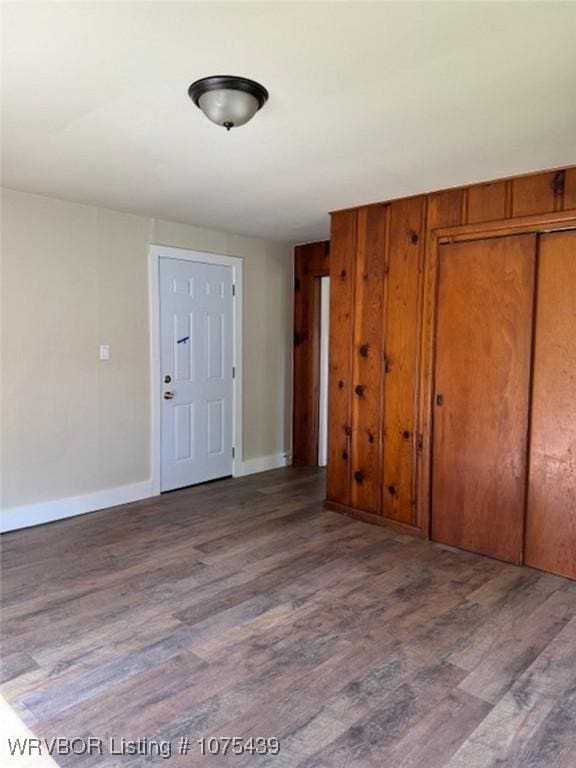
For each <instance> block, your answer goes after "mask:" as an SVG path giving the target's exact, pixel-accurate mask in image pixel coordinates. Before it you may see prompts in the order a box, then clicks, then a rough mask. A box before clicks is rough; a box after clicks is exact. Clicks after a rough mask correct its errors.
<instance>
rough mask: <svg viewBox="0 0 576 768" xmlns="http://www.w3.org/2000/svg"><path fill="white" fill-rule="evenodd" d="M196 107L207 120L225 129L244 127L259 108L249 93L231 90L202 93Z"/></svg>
mask: <svg viewBox="0 0 576 768" xmlns="http://www.w3.org/2000/svg"><path fill="white" fill-rule="evenodd" d="M198 106H199V107H200V109H201V110H202V112H204V114H205V115H206V117H207V118H208V119H209V120H212V122H213V123H216V125H222V126H224V127H225V128H231V127H234V128H236V127H238V126H239V125H244V123H247V122H248V120H250V119H251V118H253V117H254V115H255V114H256V112H258V109H259V108H260V104H259V103H258V99H257V98H256V97H255V96H253V95H252V94H251V93H247V92H246V91H239V90H238V91H237V90H232V89H231V88H218V89H215V90H211V91H207V92H206V93H203V94H202V96H200V98H199V99H198Z"/></svg>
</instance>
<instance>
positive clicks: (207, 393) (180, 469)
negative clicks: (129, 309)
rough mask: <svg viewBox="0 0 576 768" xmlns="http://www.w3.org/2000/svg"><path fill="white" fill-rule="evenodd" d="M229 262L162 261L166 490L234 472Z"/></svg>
mask: <svg viewBox="0 0 576 768" xmlns="http://www.w3.org/2000/svg"><path fill="white" fill-rule="evenodd" d="M232 333H233V297H232V267H225V266H219V265H216V264H203V263H198V262H192V261H184V260H180V259H167V258H162V259H160V358H161V366H162V417H161V419H162V424H161V427H162V456H161V458H162V467H161V488H162V490H163V491H169V490H172V489H174V488H182V487H184V486H187V485H193V484H195V483H202V482H205V481H207V480H215V479H216V478H219V477H226V476H228V475H231V474H232V396H233V379H232V366H233V338H232Z"/></svg>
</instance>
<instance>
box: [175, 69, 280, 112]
mask: <svg viewBox="0 0 576 768" xmlns="http://www.w3.org/2000/svg"><path fill="white" fill-rule="evenodd" d="M222 88H226V89H229V90H231V91H246V93H250V94H252V96H254V98H255V99H256V100H257V101H258V109H262V107H263V106H264V104H266V102H267V101H268V91H267V90H266V88H264V86H263V85H260V83H257V82H256V81H255V80H249V79H248V78H247V77H236V76H235V75H213V76H212V77H203V78H202V79H201V80H196V82H194V83H192V85H191V86H190V88H188V96H190V98H191V99H192V101H193V102H194V104H196V106H197V107H199V106H200V105H199V104H198V100H199V99H200V97H201V96H203V95H204V94H205V93H207V92H208V91H216V90H220V89H222Z"/></svg>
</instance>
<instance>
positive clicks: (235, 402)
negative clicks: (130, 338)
mask: <svg viewBox="0 0 576 768" xmlns="http://www.w3.org/2000/svg"><path fill="white" fill-rule="evenodd" d="M160 258H164V259H179V260H180V261H193V262H198V263H201V264H217V265H220V266H224V267H232V276H233V277H232V279H233V283H234V286H235V295H234V311H233V346H234V351H233V365H234V368H235V371H236V375H235V378H234V380H233V395H232V414H233V415H232V442H233V445H234V449H235V451H234V457H233V460H232V475H233V477H238V476H239V475H242V474H243V472H242V464H243V447H242V432H243V428H242V427H243V424H242V402H243V399H242V390H243V386H242V385H243V329H242V317H243V306H242V305H243V302H242V297H243V260H242V259H241V258H240V257H238V256H224V255H222V254H215V253H207V252H205V251H192V250H188V249H184V248H174V247H171V246H166V245H151V246H150V248H149V260H148V269H149V279H148V285H149V309H150V312H149V316H150V406H151V409H150V428H151V429H150V431H151V439H150V466H151V474H152V493H153V495H155V496H158V495H159V494H160V492H161V491H160V489H161V477H160V470H161V439H162V430H161V402H160V398H161V393H162V387H161V376H162V371H161V365H160V281H159V269H160Z"/></svg>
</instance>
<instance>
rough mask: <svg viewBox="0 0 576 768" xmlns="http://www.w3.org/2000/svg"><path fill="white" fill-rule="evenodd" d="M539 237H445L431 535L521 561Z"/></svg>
mask: <svg viewBox="0 0 576 768" xmlns="http://www.w3.org/2000/svg"><path fill="white" fill-rule="evenodd" d="M535 259H536V236H535V235H518V236H513V237H502V238H493V239H486V240H474V241H468V242H460V243H451V244H446V245H442V246H440V250H439V290H438V325H437V336H436V363H435V404H434V436H433V482H432V538H433V539H435V540H436V541H440V542H443V543H446V544H450V545H453V546H456V547H461V548H462V549H467V550H471V551H473V552H478V553H480V554H484V555H490V556H492V557H496V558H499V559H501V560H508V561H510V562H514V563H519V562H521V560H522V549H523V529H524V515H525V500H526V461H527V457H526V445H527V432H528V411H529V391H530V364H531V346H532V315H533V297H534V272H535Z"/></svg>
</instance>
